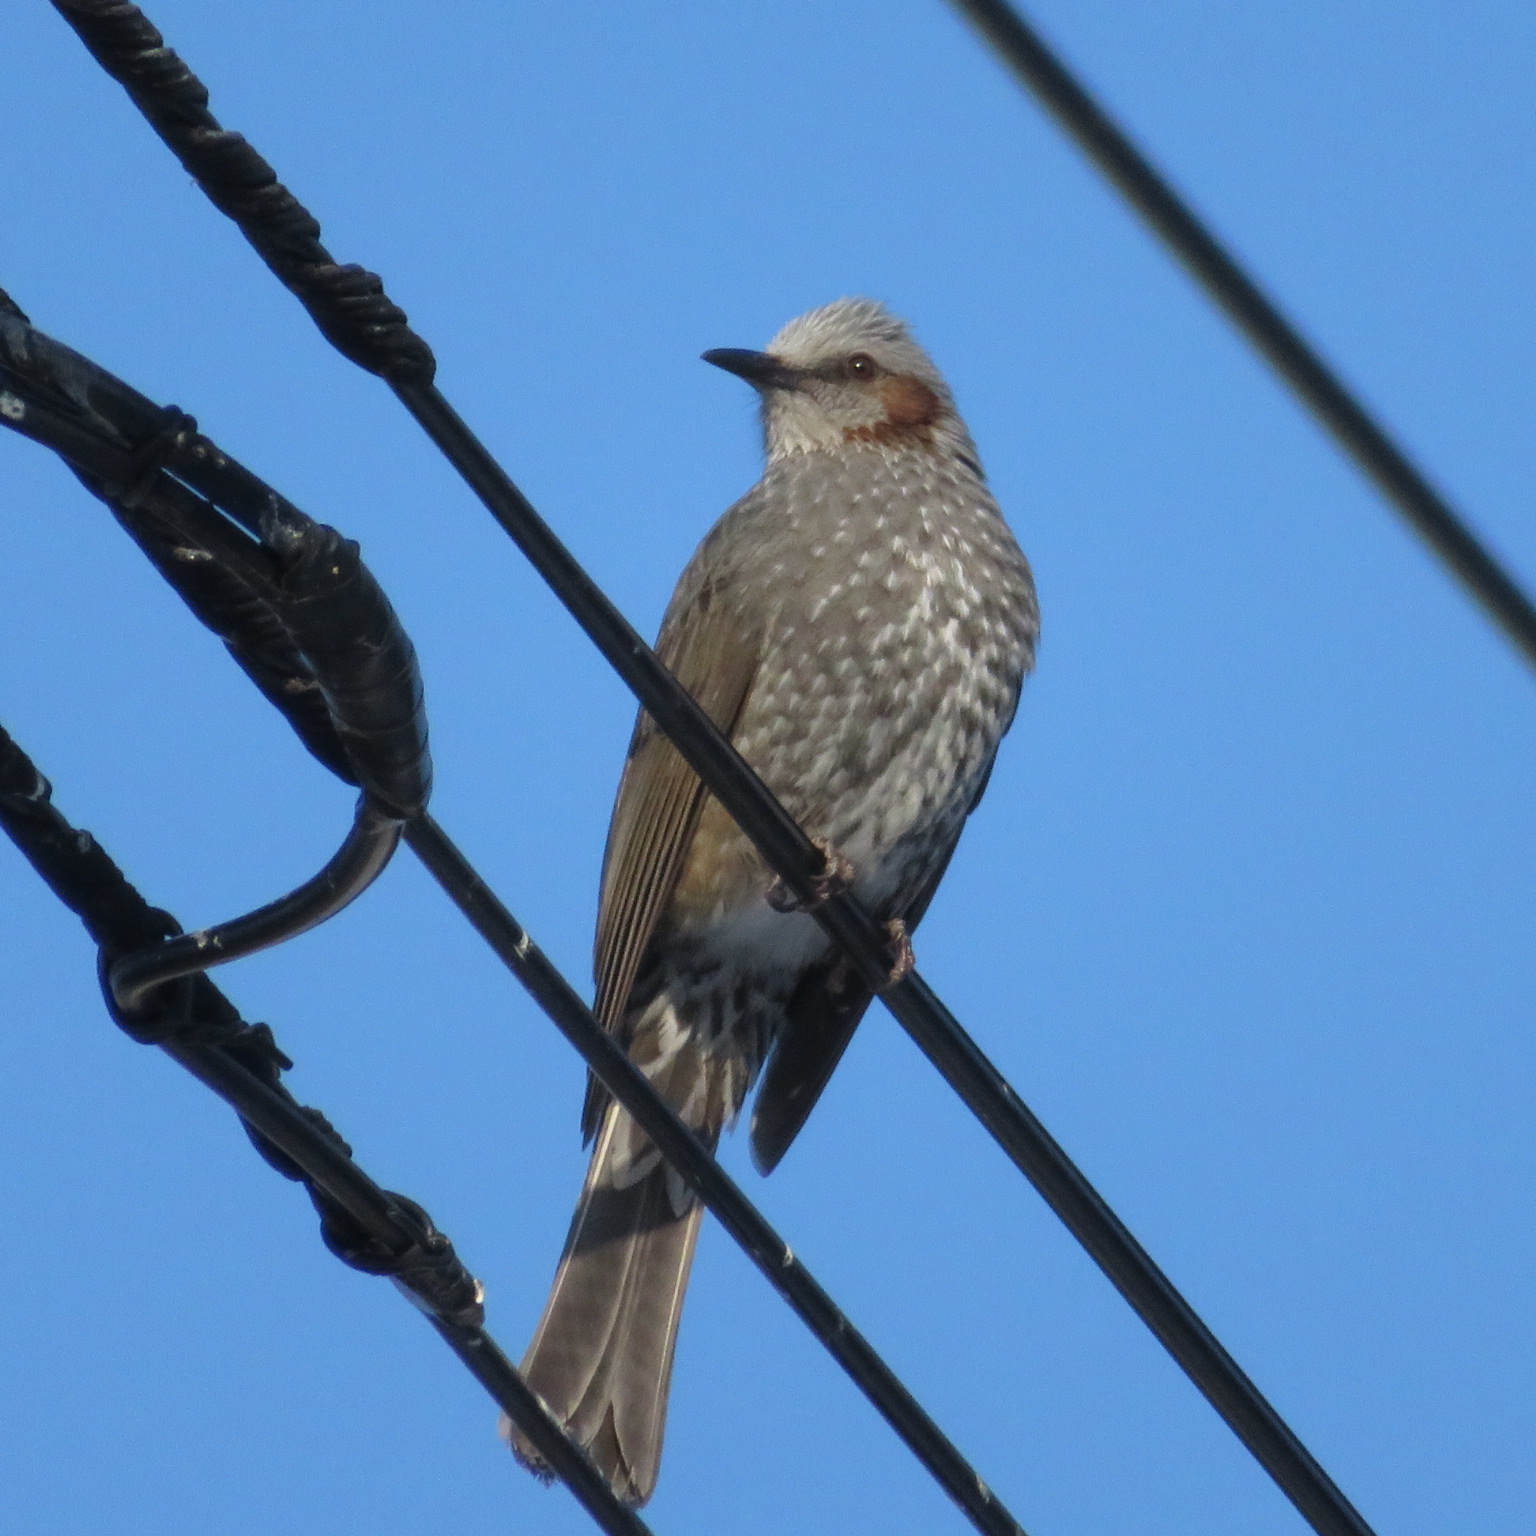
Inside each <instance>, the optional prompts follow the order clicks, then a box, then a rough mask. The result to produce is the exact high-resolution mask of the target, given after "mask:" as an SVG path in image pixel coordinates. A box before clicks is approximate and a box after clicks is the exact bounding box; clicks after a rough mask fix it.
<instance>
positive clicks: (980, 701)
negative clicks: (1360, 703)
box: [502, 298, 1039, 1506]
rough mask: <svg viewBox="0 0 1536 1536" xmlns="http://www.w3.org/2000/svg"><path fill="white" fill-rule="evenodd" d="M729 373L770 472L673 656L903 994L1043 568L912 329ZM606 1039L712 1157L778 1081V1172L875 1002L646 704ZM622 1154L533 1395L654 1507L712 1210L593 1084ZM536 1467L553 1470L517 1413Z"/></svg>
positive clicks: (722, 536)
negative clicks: (860, 923)
mask: <svg viewBox="0 0 1536 1536" xmlns="http://www.w3.org/2000/svg"><path fill="white" fill-rule="evenodd" d="M703 360H704V361H705V362H707V363H712V364H714V365H715V366H716V367H718V368H722V369H725V370H726V371H727V372H729V373H733V374H736V375H738V376H739V377H740V378H742V379H744V380H745V381H746V382H747V383H749V384H750V385H752V386H753V388H754V389H755V390H756V391H757V394H758V397H759V403H760V409H761V418H762V426H763V437H764V446H765V457H766V464H765V468H764V471H763V475H762V479H761V480H760V481H759V482H758V484H757V485H756V486H754V487H753V488H752V489H751V490H750V491H749V492H748V493H747V494H746V495H745V496H744V497H742V498H741V500H740V501H738V502H737V503H736V504H735V505H734V506H732V507H731V508H730V509H729V510H728V511H727V512H726V513H725V515H724V516H723V517H722V518H721V519H720V521H719V522H718V523H717V524H716V525H715V526H714V528H713V529H712V530H711V531H710V532H709V533H708V534H707V535H706V537H705V538H704V540H703V542H702V543H701V544H700V546H699V548H698V550H697V551H696V553H695V554H694V556H693V558H692V560H691V561H690V562H689V564H688V566H687V567H686V569H685V570H684V572H683V574H682V576H681V578H680V579H679V581H678V585H677V589H676V591H675V593H674V594H673V597H672V600H671V603H670V604H669V606H668V608H667V611H666V614H665V617H664V618H663V621H662V625H661V631H660V635H659V637H658V639H657V642H656V651H657V654H658V655H659V656H660V658H661V659H662V661H663V662H664V663H665V664H666V665H667V666H668V667H669V668H670V669H671V671H672V672H673V674H674V675H675V676H676V678H677V680H678V681H679V682H680V683H681V684H682V685H683V687H684V688H686V689H687V690H688V691H689V693H691V694H692V695H693V697H694V698H695V700H697V702H698V703H699V705H700V706H701V707H702V708H703V709H704V711H705V712H706V713H707V714H708V715H709V716H710V718H711V719H712V720H713V721H714V722H715V724H716V725H717V726H718V727H719V728H720V729H721V730H722V731H723V732H724V733H725V734H726V735H727V736H728V737H729V738H730V740H731V742H732V743H733V744H734V745H735V747H736V749H737V750H738V751H739V752H740V753H741V755H742V756H743V757H744V758H745V759H746V761H747V762H748V763H749V764H750V765H751V766H752V767H753V768H754V769H755V770H756V771H757V773H758V774H759V775H760V776H761V777H762V778H763V780H764V781H765V782H766V783H767V785H768V787H769V788H770V789H771V790H772V791H773V792H774V794H775V795H777V796H778V798H779V799H780V801H782V803H783V804H784V806H785V807H786V808H787V809H788V810H789V812H790V813H791V814H792V815H793V816H794V817H795V818H796V819H797V820H798V821H799V823H800V824H801V826H802V827H803V828H804V829H805V830H806V831H807V833H808V834H809V835H811V836H812V837H813V838H814V839H815V840H816V842H817V844H818V846H820V847H821V848H822V849H823V850H824V852H825V853H826V854H827V856H828V871H829V874H828V880H827V887H828V889H847V890H851V892H852V894H853V895H854V896H855V897H856V898H857V899H858V900H859V901H861V902H863V903H864V904H865V905H866V906H867V907H868V908H869V909H870V910H871V912H873V913H874V914H875V915H876V916H877V917H879V918H880V919H881V921H883V922H885V923H887V924H888V925H889V927H890V931H891V934H892V959H893V969H892V981H893V982H894V981H895V980H897V979H899V976H900V975H901V974H902V973H903V972H904V970H905V969H906V968H908V967H910V964H911V951H910V945H909V943H908V936H909V935H910V933H911V931H912V930H913V929H914V928H915V927H916V926H917V924H918V922H919V920H920V919H921V918H922V916H923V913H924V911H925V910H926V909H927V907H928V904H929V902H930V900H931V899H932V897H933V895H934V891H935V889H936V888H937V886H938V883H939V880H940V878H941V877H942V876H943V874H944V871H945V868H946V866H947V865H948V864H949V861H950V856H951V855H952V854H953V852H954V849H955V844H956V841H957V839H958V838H959V836H960V832H961V828H962V827H963V825H964V824H965V821H966V818H967V816H968V815H969V814H970V812H971V811H972V810H974V809H975V806H976V804H977V802H978V801H979V800H980V798H981V795H982V792H983V790H984V789H985V787H986V784H987V780H988V777H989V776H990V773H991V770H992V763H993V759H994V757H995V755H996V752H997V748H998V744H999V742H1000V741H1001V740H1002V737H1003V735H1004V733H1005V732H1006V731H1007V729H1008V727H1009V725H1010V724H1011V722H1012V720H1013V717H1014V713H1015V710H1016V708H1017V706H1018V700H1019V695H1020V690H1021V688H1022V686H1023V682H1024V678H1025V676H1026V674H1027V673H1028V672H1029V671H1030V670H1031V668H1032V666H1033V664H1034V655H1035V646H1036V641H1037V638H1038V635H1039V609H1038V604H1037V602H1036V597H1035V587H1034V580H1033V576H1032V574H1031V571H1030V567H1029V564H1028V562H1027V561H1026V559H1025V557H1024V555H1023V553H1022V552H1021V550H1020V548H1019V545H1018V543H1017V541H1016V540H1015V538H1014V536H1013V534H1012V532H1011V531H1010V530H1009V527H1008V524H1007V523H1006V522H1005V521H1004V518H1003V515H1002V512H1001V511H1000V509H999V507H998V505H997V502H996V501H995V500H994V498H993V496H992V492H991V491H990V489H989V488H988V484H987V479H986V476H985V474H984V473H983V471H982V467H981V461H980V459H979V457H978V455H977V452H976V447H975V444H974V443H973V442H972V439H971V435H970V433H969V431H968V430H967V429H966V426H965V424H964V422H963V421H962V420H961V418H960V416H959V414H958V413H957V411H956V409H955V404H954V398H953V396H952V394H951V392H950V389H949V387H948V385H947V384H946V383H945V381H944V378H943V376H942V375H941V374H940V372H939V370H938V369H937V367H936V366H935V365H934V363H933V362H932V360H931V359H930V358H929V356H928V354H927V353H926V352H925V351H924V350H923V348H922V347H921V346H920V345H919V344H918V342H917V341H916V340H914V338H913V336H912V333H911V331H910V329H909V327H908V326H907V324H906V323H905V322H904V321H902V320H900V319H898V318H897V317H896V316H895V315H893V314H892V313H891V312H890V311H889V310H888V309H887V308H886V307H885V306H884V305H883V304H881V303H879V302H877V301H875V300H872V299H865V298H847V299H840V300H838V301H836V302H835V303H831V304H827V305H823V306H822V307H820V308H817V309H813V310H811V311H810V312H809V313H807V314H803V315H801V316H800V317H799V318H798V319H795V320H792V321H790V322H789V324H787V325H786V326H784V328H783V329H782V330H781V331H779V333H778V334H777V335H776V336H775V337H774V338H773V340H772V341H771V342H770V343H769V344H768V347H767V349H766V350H765V351H752V350H747V349H741V348H719V349H716V350H713V351H709V352H705V353H704V354H703ZM594 948H595V966H594V969H595V976H596V985H597V991H596V1003H595V1007H594V1011H595V1013H596V1016H597V1018H598V1020H599V1021H600V1022H601V1024H602V1025H603V1027H604V1028H605V1029H606V1030H608V1031H609V1032H610V1033H611V1034H612V1035H614V1036H615V1037H616V1039H617V1040H618V1041H619V1042H620V1043H621V1044H622V1045H623V1046H624V1047H625V1049H626V1050H627V1052H628V1054H629V1056H630V1058H631V1060H632V1061H634V1063H635V1064H636V1065H637V1066H638V1067H639V1068H640V1069H641V1071H643V1072H644V1073H645V1075H646V1077H647V1078H648V1079H649V1080H650V1082H651V1084H652V1086H653V1087H655V1089H656V1090H657V1092H658V1093H660V1094H661V1096H662V1097H663V1098H664V1099H665V1100H666V1101H667V1102H668V1104H670V1105H671V1107H672V1108H673V1109H674V1110H675V1111H676V1112H677V1114H678V1115H679V1116H680V1117H681V1119H682V1120H683V1121H684V1123H685V1124H686V1125H688V1126H689V1127H690V1128H691V1129H692V1130H693V1132H694V1133H695V1135H696V1136H697V1137H698V1138H699V1139H700V1141H701V1142H703V1143H704V1144H705V1145H706V1146H707V1147H709V1148H710V1149H711V1150H713V1149H714V1147H715V1146H716V1144H717V1143H718V1140H719V1137H720V1135H721V1132H722V1131H723V1130H725V1129H726V1128H727V1127H728V1126H731V1125H733V1124H734V1122H735V1120H736V1118H737V1115H738V1113H739V1111H740V1110H741V1108H742V1105H743V1103H744V1101H745V1099H746V1096H747V1094H748V1092H749V1091H750V1089H751V1088H752V1085H753V1083H754V1081H755V1080H756V1079H757V1078H758V1076H759V1074H761V1077H762V1082H761V1086H760V1088H759V1091H758V1095H757V1098H756V1101H755V1104H754V1108H753V1115H752V1121H751V1148H752V1155H753V1160H754V1162H755V1163H756V1165H757V1167H758V1169H759V1171H760V1172H762V1173H765V1174H766V1173H769V1172H771V1171H772V1169H773V1168H774V1167H775V1166H776V1165H777V1164H778V1162H779V1160H780V1159H781V1158H782V1157H783V1156H784V1154H785V1152H786V1150H787V1149H788V1147H789V1145H790V1143H791V1142H792V1141H793V1140H794V1138H795V1136H796V1134H797V1133H798V1132H799V1130H800V1129H801V1127H802V1126H803V1125H804V1123H805V1120H806V1117H807V1116H808V1115H809V1114H810V1112H811V1109H812V1107H813V1105H814V1104H815V1103H816V1101H817V1099H818V1098H819V1096H820V1094H821V1092H822V1089H823V1088H824V1087H825V1086H826V1083H827V1080H828V1078H829V1077H830V1076H831V1073H832V1071H833V1068H834V1067H835V1066H836V1065H837V1063H838V1061H839V1059H840V1058H841V1056H842V1055H843V1052H844V1050H845V1048H846V1047H847V1045H848V1043H849V1040H850V1039H851V1037H852V1035H853V1032H854V1030H855V1028H856V1027H857V1025H858V1023H859V1020H860V1018H861V1017H862V1016H863V1014H864V1012H865V1010H866V1008H867V1007H868V1006H869V1003H870V1001H871V999H872V995H873V994H872V989H871V986H870V984H869V983H868V982H867V981H866V980H865V979H863V977H862V976H861V975H860V974H859V973H857V972H856V971H855V970H854V968H853V967H852V965H851V964H849V963H848V962H847V961H845V960H844V959H843V958H842V957H841V956H840V954H839V953H838V952H837V951H836V950H835V949H834V948H833V946H832V944H831V941H830V940H829V939H828V938H827V937H826V935H825V934H824V932H823V931H822V929H821V928H820V926H819V925H818V924H817V922H816V921H815V919H814V917H813V916H812V915H811V913H810V912H809V911H807V910H804V909H803V908H800V907H799V906H798V904H797V903H796V902H794V901H793V900H792V899H789V898H788V895H787V892H786V891H785V889H784V887H783V886H782V885H781V884H780V883H779V882H777V881H776V880H775V878H774V876H773V873H772V871H771V870H770V869H769V868H768V866H767V864H766V863H765V862H764V860H763V859H762V858H761V856H760V855H759V854H758V853H757V851H756V849H755V848H754V847H753V846H752V844H751V843H750V842H749V840H748V839H747V838H746V836H745V834H743V833H742V832H741V831H740V830H739V829H738V828H737V827H736V825H735V823H734V822H733V821H732V820H731V819H730V817H729V816H728V815H727V814H726V812H725V811H724V810H723V808H722V807H721V806H720V804H719V802H718V801H717V800H715V799H714V798H713V797H712V796H711V795H710V794H709V793H708V792H707V791H706V790H705V789H704V787H703V785H702V783H701V782H700V781H699V779H698V777H697V776H696V775H695V774H694V773H693V771H692V770H691V769H690V768H689V767H688V766H687V764H686V763H684V761H683V759H682V757H681V756H680V755H679V754H678V752H677V750H676V748H675V747H674V746H673V745H672V744H671V742H670V741H669V740H668V739H667V737H666V736H665V735H663V734H662V733H661V731H660V730H659V729H658V728H657V726H656V725H655V723H654V722H653V721H652V720H651V718H650V717H649V715H647V714H646V713H645V712H644V711H643V710H642V711H641V713H640V716H639V719H638V721H637V722H636V725H635V729H634V734H633V737H632V739H631V743H630V748H629V753H628V757H627V759H626V762H625V766H624V770H623V774H622V778H621V780H620V784H619V790H618V795H617V798H616V802H615V805H614V810H613V817H612V821H611V824H610V827H609V832H608V841H607V848H606V852H605V855H604V861H603V874H602V881H601V895H600V901H599V912H598V920H597V933H596V942H595V946H594ZM582 1129H583V1134H584V1137H585V1139H586V1140H587V1141H588V1142H589V1143H593V1144H594V1145H593V1151H592V1156H591V1163H590V1166H589V1169H588V1172H587V1176H586V1181H585V1183H584V1185H583V1187H582V1191H581V1196H580V1200H579V1203H578V1205H577V1208H576V1213H575V1216H574V1218H573V1219H572V1223H571V1228H570V1235H569V1237H568V1239H567V1241H566V1244H565V1249H564V1252H563V1254H562V1256H561V1259H560V1263H559V1268H558V1270H557V1272H556V1276H555V1280H554V1285H553V1288H552V1290H551V1292H550V1296H549V1301H548V1303H547V1305H546V1307H545V1309H544V1313H543V1317H542V1319H541V1321H540V1322H539V1325H538V1328H537V1330H536V1332H535V1334H534V1337H533V1340H532V1343H531V1344H530V1345H529V1348H528V1352H527V1355H526V1357H525V1358H524V1360H523V1363H522V1373H523V1376H524V1379H525V1380H526V1382H527V1383H528V1385H529V1386H530V1387H531V1388H532V1389H533V1390H534V1392H535V1393H537V1394H538V1396H539V1397H540V1398H541V1399H542V1400H543V1402H544V1405H545V1406H546V1408H548V1410H549V1411H550V1413H551V1414H552V1415H553V1416H554V1418H555V1419H556V1420H557V1421H558V1422H559V1423H561V1424H562V1425H563V1426H564V1428H565V1429H566V1431H567V1432H568V1433H569V1434H570V1435H571V1436H572V1437H573V1438H574V1439H575V1440H576V1441H577V1442H578V1443H580V1444H581V1445H582V1446H583V1447H584V1448H585V1449H586V1451H587V1453H588V1455H589V1457H590V1458H591V1459H592V1461H593V1462H594V1464H595V1465H596V1466H597V1468H598V1469H599V1470H600V1471H601V1473H602V1474H603V1476H604V1477H606V1479H607V1480H608V1483H609V1485H610V1486H611V1487H612V1489H613V1490H614V1492H615V1493H616V1494H617V1495H618V1497H619V1498H621V1499H622V1500H623V1501H624V1502H626V1503H628V1504H630V1505H635V1506H638V1505H641V1504H644V1503H645V1502H646V1500H647V1499H649V1497H650V1496H651V1494H652V1492H653V1490H654V1488H655V1486H656V1480H657V1474H658V1471H659V1467H660V1461H661V1449H662V1437H663V1433H664V1430H665V1421H666V1411H667V1399H668V1395H669V1391H670V1384H671V1375H672V1362H673V1354H674V1350H675V1347H676V1342H677V1331H678V1323H679V1320H680V1317H681V1314H682V1306H683V1296H684V1291H685V1289H686V1287H687V1283H688V1275H689V1270H690V1267H691V1265H692V1262H693V1254H694V1248H695V1245H696V1243H697V1240H698V1235H699V1224H700V1219H701V1216H702V1207H701V1206H700V1204H699V1202H698V1200H697V1198H696V1197H695V1196H694V1195H693V1193H692V1192H691V1191H690V1190H689V1189H688V1188H687V1186H686V1185H685V1184H684V1183H683V1182H682V1180H681V1179H680V1178H679V1176H678V1175H677V1174H676V1173H675V1172H674V1171H673V1170H671V1169H670V1168H669V1167H668V1166H667V1165H666V1164H665V1163H664V1162H663V1161H662V1159H661V1155H660V1153H659V1152H658V1151H657V1149H656V1147H655V1146H654V1145H653V1144H652V1143H651V1141H650V1139H649V1138H648V1137H647V1136H646V1135H645V1134H644V1133H643V1132H642V1131H641V1130H640V1129H639V1128H638V1127H637V1126H636V1125H635V1123H634V1121H633V1120H632V1119H631V1118H630V1116H629V1114H628V1113H627V1112H626V1111H625V1110H624V1109H623V1108H622V1107H621V1106H619V1105H618V1104H616V1103H614V1102H613V1101H612V1100H611V1098H610V1097H609V1095H608V1094H607V1092H606V1090H604V1089H603V1087H602V1085H601V1084H600V1083H598V1082H597V1081H596V1079H595V1078H592V1077H591V1076H590V1075H589V1078H588V1088H587V1096H586V1102H585V1106H584V1110H583V1115H582ZM502 1432H503V1435H504V1437H505V1438H507V1439H508V1440H509V1442H510V1443H511V1445H512V1448H513V1450H514V1451H515V1452H516V1453H517V1455H518V1457H519V1459H520V1460H521V1461H522V1462H523V1463H524V1464H525V1465H526V1466H528V1467H529V1468H530V1469H531V1470H533V1471H534V1472H536V1473H538V1474H540V1475H542V1476H545V1477H548V1475H549V1470H548V1468H547V1467H546V1466H545V1465H544V1464H543V1463H542V1462H541V1460H540V1458H539V1456H538V1453H537V1452H536V1451H535V1450H534V1448H533V1447H532V1446H531V1444H530V1443H529V1442H528V1441H527V1440H526V1439H525V1438H524V1437H523V1436H522V1435H521V1433H520V1432H518V1431H517V1430H515V1429H514V1428H513V1427H512V1426H511V1425H510V1423H509V1422H508V1421H507V1420H506V1419H505V1418H504V1419H503V1421H502Z"/></svg>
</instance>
